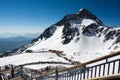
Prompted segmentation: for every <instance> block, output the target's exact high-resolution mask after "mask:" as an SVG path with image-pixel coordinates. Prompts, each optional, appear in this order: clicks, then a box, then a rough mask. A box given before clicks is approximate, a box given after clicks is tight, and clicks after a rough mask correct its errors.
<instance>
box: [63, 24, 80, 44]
mask: <svg viewBox="0 0 120 80" xmlns="http://www.w3.org/2000/svg"><path fill="white" fill-rule="evenodd" d="M62 32H63V36H62V39H64V40H63V44H67V43H69V42H70V41H71V40H72V39H73V38H74V36H77V35H79V34H80V33H79V30H78V28H77V27H72V26H70V23H66V24H65V25H64V28H63V31H62Z"/></svg>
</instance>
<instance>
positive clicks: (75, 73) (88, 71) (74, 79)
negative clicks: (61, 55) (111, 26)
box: [33, 52, 120, 80]
mask: <svg viewBox="0 0 120 80" xmlns="http://www.w3.org/2000/svg"><path fill="white" fill-rule="evenodd" d="M115 56H119V57H118V59H113V60H111V61H110V60H109V59H110V58H112V57H115ZM102 60H103V61H102ZM99 61H102V62H101V63H97V64H93V63H96V62H99ZM89 64H93V65H89ZM116 65H117V66H116ZM110 70H112V71H110ZM114 73H116V74H119V73H120V52H115V53H111V54H109V55H105V56H103V57H100V58H97V59H94V60H91V61H88V62H84V63H82V64H78V65H75V66H72V67H70V68H66V69H63V70H58V71H57V73H56V71H55V72H51V73H47V74H44V75H40V76H33V78H35V79H37V80H39V79H40V78H41V80H49V79H50V80H52V79H56V80H83V79H88V78H94V77H100V76H105V75H113V74H114Z"/></svg>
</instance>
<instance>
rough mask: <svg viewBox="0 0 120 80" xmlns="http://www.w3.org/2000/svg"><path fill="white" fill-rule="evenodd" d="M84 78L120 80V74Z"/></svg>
mask: <svg viewBox="0 0 120 80" xmlns="http://www.w3.org/2000/svg"><path fill="white" fill-rule="evenodd" d="M84 80H120V74H116V75H109V76H102V77H96V78H91V79H84Z"/></svg>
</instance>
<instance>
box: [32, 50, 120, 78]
mask: <svg viewBox="0 0 120 80" xmlns="http://www.w3.org/2000/svg"><path fill="white" fill-rule="evenodd" d="M117 55H120V51H118V52H114V53H110V54H108V55H105V56H102V57H99V58H97V59H94V60H90V61H87V62H84V63H81V64H78V65H75V66H72V67H69V68H66V69H63V70H58V73H60V72H64V71H69V70H72V69H76V68H78V67H82V66H84V65H88V64H91V63H94V62H98V61H101V60H104V59H108V58H111V57H114V56H117ZM52 74H56V72H50V73H47V74H44V75H40V76H33V78H37V77H44V76H49V75H52Z"/></svg>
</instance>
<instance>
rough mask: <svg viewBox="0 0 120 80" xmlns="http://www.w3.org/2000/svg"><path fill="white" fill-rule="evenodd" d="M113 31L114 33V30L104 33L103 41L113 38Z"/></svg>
mask: <svg viewBox="0 0 120 80" xmlns="http://www.w3.org/2000/svg"><path fill="white" fill-rule="evenodd" d="M115 33H116V31H109V32H108V33H107V34H106V35H105V40H104V41H107V40H109V39H113V38H114V35H115Z"/></svg>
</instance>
